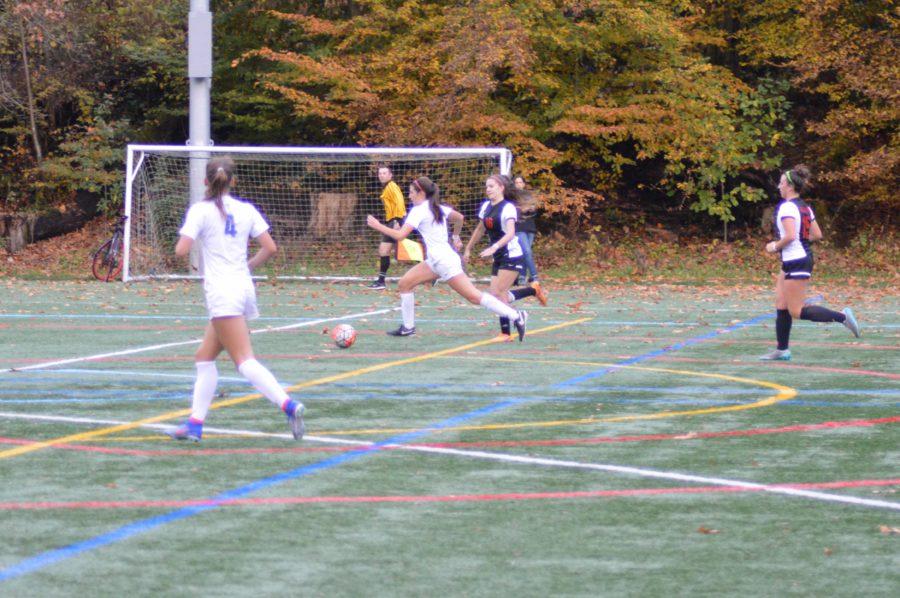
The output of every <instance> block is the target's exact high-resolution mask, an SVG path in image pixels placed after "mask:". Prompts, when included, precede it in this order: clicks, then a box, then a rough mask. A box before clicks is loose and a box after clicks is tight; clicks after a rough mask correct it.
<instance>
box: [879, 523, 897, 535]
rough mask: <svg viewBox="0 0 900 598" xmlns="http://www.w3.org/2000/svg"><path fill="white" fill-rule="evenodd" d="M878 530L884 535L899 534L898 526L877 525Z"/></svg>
mask: <svg viewBox="0 0 900 598" xmlns="http://www.w3.org/2000/svg"><path fill="white" fill-rule="evenodd" d="M878 531H880V532H881V533H882V534H884V535H885V536H900V527H890V526H888V525H879V526H878Z"/></svg>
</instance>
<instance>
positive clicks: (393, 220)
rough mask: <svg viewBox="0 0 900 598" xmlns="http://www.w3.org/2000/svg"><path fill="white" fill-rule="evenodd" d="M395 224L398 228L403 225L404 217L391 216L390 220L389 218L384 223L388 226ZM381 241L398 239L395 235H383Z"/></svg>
mask: <svg viewBox="0 0 900 598" xmlns="http://www.w3.org/2000/svg"><path fill="white" fill-rule="evenodd" d="M394 224H396V225H397V228H400V227H401V226H403V219H402V218H391V219H390V220H388V221H387V222H385V223H384V225H385V226H386V227H388V228H394ZM381 242H382V243H396V242H397V240H396V239H394V237H389V236H387V235H381Z"/></svg>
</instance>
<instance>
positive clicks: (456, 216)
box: [447, 210, 466, 251]
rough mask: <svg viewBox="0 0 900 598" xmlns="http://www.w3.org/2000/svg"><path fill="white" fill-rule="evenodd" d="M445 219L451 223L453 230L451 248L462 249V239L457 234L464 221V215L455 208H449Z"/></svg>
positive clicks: (460, 230)
mask: <svg viewBox="0 0 900 598" xmlns="http://www.w3.org/2000/svg"><path fill="white" fill-rule="evenodd" d="M447 220H449V221H450V224H451V225H453V232H452V233H451V239H452V240H453V248H454V249H455V250H457V251H459V250H460V249H462V239H461V238H460V236H459V234H460V233H461V232H462V227H463V222H465V220H466V217H465V216H463V215H462V214H460V213H459V212H457V211H456V210H450V213H449V214H447Z"/></svg>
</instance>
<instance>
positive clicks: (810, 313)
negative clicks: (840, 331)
mask: <svg viewBox="0 0 900 598" xmlns="http://www.w3.org/2000/svg"><path fill="white" fill-rule="evenodd" d="M800 319H801V320H812V321H813V322H840V323H843V322H844V320H846V319H847V316H845V315H844V314H842V313H841V312H839V311H834V310H833V309H828V308H827V307H822V306H821V305H807V306H806V307H804V308H803V309H801V310H800Z"/></svg>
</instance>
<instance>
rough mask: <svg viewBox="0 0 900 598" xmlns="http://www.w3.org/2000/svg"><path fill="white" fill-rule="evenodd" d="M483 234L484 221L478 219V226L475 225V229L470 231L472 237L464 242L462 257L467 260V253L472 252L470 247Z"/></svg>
mask: <svg viewBox="0 0 900 598" xmlns="http://www.w3.org/2000/svg"><path fill="white" fill-rule="evenodd" d="M483 236H484V222H481V221H479V222H478V226H476V227H475V230H474V231H472V237H471V238H470V239H469V242H468V243H466V251H465V252H464V254H463V258H464V259H466V260H468V259H469V254H470V253H472V248H473V247H474V246H475V245H476V244H477V243H478V241H480V240H481V237H483Z"/></svg>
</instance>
